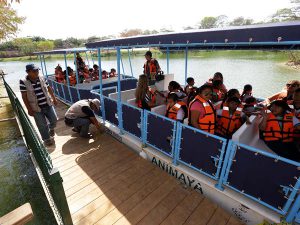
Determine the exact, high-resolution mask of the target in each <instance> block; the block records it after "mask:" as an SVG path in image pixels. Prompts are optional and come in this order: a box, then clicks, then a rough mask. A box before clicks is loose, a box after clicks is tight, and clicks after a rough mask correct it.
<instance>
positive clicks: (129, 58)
mask: <svg viewBox="0 0 300 225" xmlns="http://www.w3.org/2000/svg"><path fill="white" fill-rule="evenodd" d="M127 51H128V60H129V65H130V72H131V76H132V77H133V71H132V65H131V57H130V51H129V48H128V49H127Z"/></svg>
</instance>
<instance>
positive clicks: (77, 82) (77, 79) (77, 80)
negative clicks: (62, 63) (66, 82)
mask: <svg viewBox="0 0 300 225" xmlns="http://www.w3.org/2000/svg"><path fill="white" fill-rule="evenodd" d="M74 62H75V70H76V90H77V95H78V99H79V100H80V99H81V98H80V94H79V90H78V84H79V78H78V68H77V60H76V52H74Z"/></svg>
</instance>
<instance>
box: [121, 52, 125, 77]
mask: <svg viewBox="0 0 300 225" xmlns="http://www.w3.org/2000/svg"><path fill="white" fill-rule="evenodd" d="M120 62H121V66H122V71H123V78H124V75H125V69H124V64H123V59H122V54H121V53H120Z"/></svg>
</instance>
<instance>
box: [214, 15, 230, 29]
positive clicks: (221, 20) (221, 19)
mask: <svg viewBox="0 0 300 225" xmlns="http://www.w3.org/2000/svg"><path fill="white" fill-rule="evenodd" d="M216 24H217V27H225V26H227V25H228V17H227V16H226V15H220V16H218V17H217V22H216Z"/></svg>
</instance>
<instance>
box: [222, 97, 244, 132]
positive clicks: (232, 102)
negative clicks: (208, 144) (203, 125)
mask: <svg viewBox="0 0 300 225" xmlns="http://www.w3.org/2000/svg"><path fill="white" fill-rule="evenodd" d="M226 103H227V106H224V107H223V109H218V110H217V126H216V134H217V135H219V136H221V137H225V138H232V135H233V134H234V132H236V131H237V130H238V129H239V128H240V127H241V126H242V125H243V123H244V122H247V123H250V121H249V119H248V117H247V116H246V115H245V114H244V113H243V112H242V110H241V108H239V107H238V106H239V105H240V104H241V102H240V100H239V99H238V98H237V97H231V98H229V99H227V101H226Z"/></svg>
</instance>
